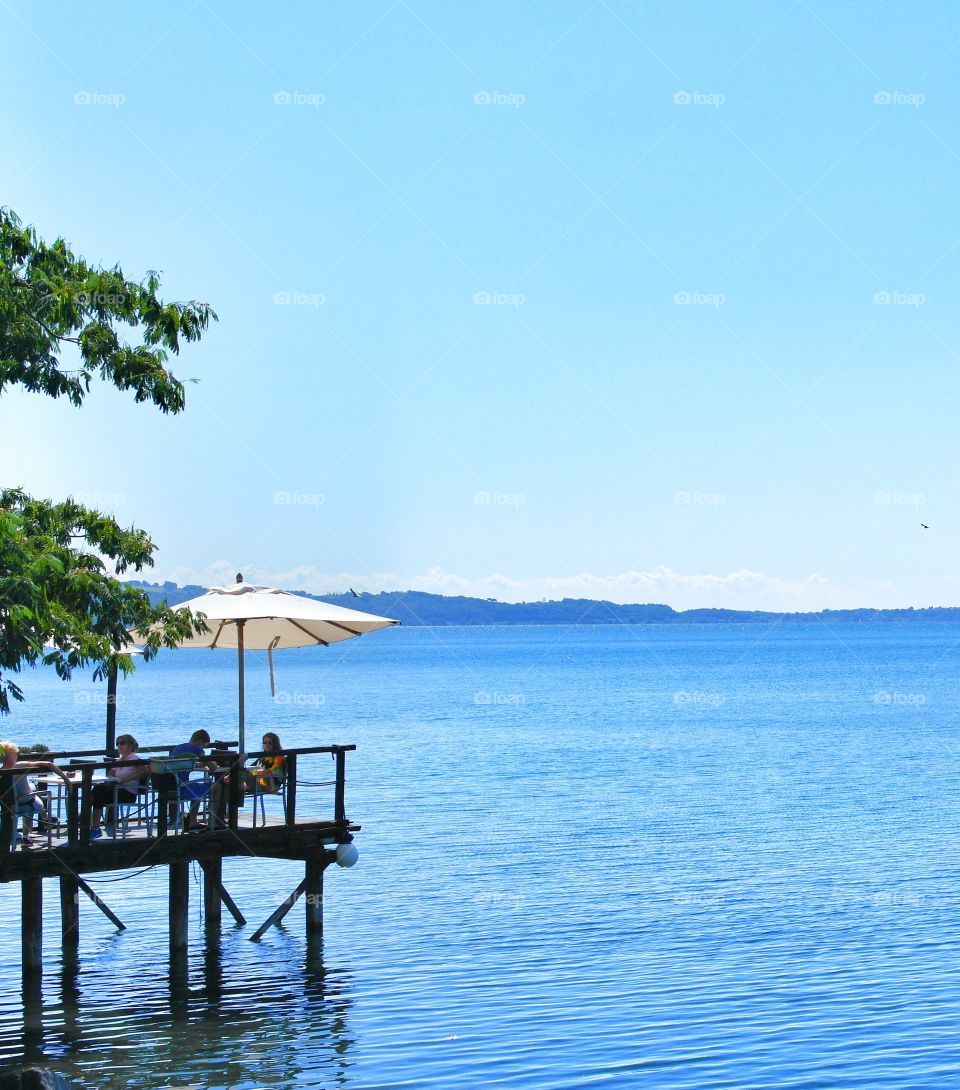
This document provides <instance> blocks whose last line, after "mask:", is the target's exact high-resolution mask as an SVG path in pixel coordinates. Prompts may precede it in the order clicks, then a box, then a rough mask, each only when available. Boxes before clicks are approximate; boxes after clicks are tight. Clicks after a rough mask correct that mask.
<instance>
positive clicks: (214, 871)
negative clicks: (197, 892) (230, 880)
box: [200, 858, 223, 936]
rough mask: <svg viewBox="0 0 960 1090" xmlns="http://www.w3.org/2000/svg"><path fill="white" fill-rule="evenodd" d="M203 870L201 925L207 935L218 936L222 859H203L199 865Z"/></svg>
mask: <svg viewBox="0 0 960 1090" xmlns="http://www.w3.org/2000/svg"><path fill="white" fill-rule="evenodd" d="M200 867H201V869H202V870H203V923H204V928H205V930H206V932H207V935H208V936H210V935H219V934H220V918H221V915H222V913H221V909H220V906H221V903H222V902H221V899H220V890H221V888H222V882H221V875H222V873H223V860H222V859H219V858H218V859H204V860H203V861H202V862H201V863H200Z"/></svg>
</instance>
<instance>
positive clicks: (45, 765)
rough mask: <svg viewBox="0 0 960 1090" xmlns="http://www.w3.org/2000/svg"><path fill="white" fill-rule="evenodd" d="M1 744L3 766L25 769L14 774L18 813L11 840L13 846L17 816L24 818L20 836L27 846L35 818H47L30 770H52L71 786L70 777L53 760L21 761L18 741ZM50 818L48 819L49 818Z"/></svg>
mask: <svg viewBox="0 0 960 1090" xmlns="http://www.w3.org/2000/svg"><path fill="white" fill-rule="evenodd" d="M0 746H3V767H4V768H6V769H16V770H17V771H18V772H20V771H21V770H22V771H23V773H24V775H21V776H12V777H11V779H12V780H13V793H14V797H15V799H16V815H15V817H14V820H13V822H12V824H11V827H10V828H11V834H10V835H11V842H10V847H11V848H12V847H13V845H14V843H15V841H16V835H17V821H16V818H17V817H22V818H23V834H22V835H21V837H20V843H21V844H22V845H23V846H24V847H26V846H27V845H29V844H30V842H31V841H30V834H31V833H32V832H33V819H34V818H35V817H41V818H42V819H46V810H45V809H44V806H43V803H42V802H41V801H40V799H39V798H37V795H36V792H35V791H34V789H33V784H32V783H31V782H30V777H29V776H28V775H26V773H28V772H52V773H54V774H55V775H57V776H59V777H60V779H61V780H63V782H64V783H65V784H66V785H67V787H68V788H69V787H70V779H69V777H68V776H67V774H66V773H65V772H64V771H63V770H62V769H60V768H58V767H57V766H56V765H55V764H54V763H53V761H21V760H19V756H20V749H19V747H18V746H17V744H16V742H0ZM6 786H7V785H6V784H0V791H2V790H3V789H5V788H6ZM47 820H48V819H47Z"/></svg>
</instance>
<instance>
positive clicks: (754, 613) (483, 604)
mask: <svg viewBox="0 0 960 1090" xmlns="http://www.w3.org/2000/svg"><path fill="white" fill-rule="evenodd" d="M131 584H132V585H133V586H137V587H142V588H143V589H144V590H146V591H147V593H148V594H149V595H150V598H151V600H152V601H153V602H154V603H156V602H160V601H163V600H166V601H167V603H168V604H169V605H172V606H175V605H179V604H180V603H181V602H186V601H188V600H189V599H191V598H196V597H197V596H198V595H200V594H203V593H204V592H205V591H206V590H207V588H206V587H200V586H192V585H188V586H185V587H180V586H177V584H176V583H146V582H143V581H141V580H131ZM304 597H305V598H315V599H317V600H319V601H323V602H332V603H334V604H335V605H338V606H345V607H347V608H348V609H359V610H362V611H363V612H365V613H377V614H380V615H381V616H384V617H394V618H396V619H397V620H399V621H402V622H403V624H405V625H408V626H436V625H498V624H502V625H508V624H509V625H517V624H520V625H522V624H530V625H534V624H536V625H550V624H555V625H573V624H666V625H670V624H743V623H746V622H750V621H754V622H762V623H765V624H788V625H789V624H809V623H810V622H812V621H820V622H822V623H830V624H836V623H839V622H854V623H858V624H859V623H870V624H897V623H903V622H908V623H916V622H918V621H934V622H950V621H953V622H960V606H929V607H924V608H920V609H914V608H913V607H910V608H908V609H869V608H864V609H823V610H820V611H818V612H816V613H786V612H776V611H764V610H746V609H743V610H742V609H685V610H675V609H673V608H672V607H671V606H667V605H657V604H653V603H648V604H645V605H640V604H638V605H619V604H617V603H616V602H604V601H596V600H594V599H590V598H563V599H559V600H557V601H549V602H498V601H496V600H494V599H490V598H466V597H448V596H447V595H443V594H427V593H426V592H424V591H418V590H404V591H380V592H379V593H377V594H361V595H359V596H354V595H353V594H304Z"/></svg>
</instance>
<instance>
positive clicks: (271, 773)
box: [243, 731, 286, 795]
mask: <svg viewBox="0 0 960 1090" xmlns="http://www.w3.org/2000/svg"><path fill="white" fill-rule="evenodd" d="M282 750H283V746H282V745H281V744H280V739H279V738H278V737H277V735H276V734H274V733H273V731H269V732H268V733H267V734H265V735H264V736H263V752H264V755H263V756H262V757H258V758H257V759H256V761H255V762H254V765H253V768H247V769H244V772H243V786H244V790H246V791H256V792H259V793H260V794H261V795H275V794H276V793H277V792H278V791H279V790H280V788H281V787H283V781H284V779H285V778H286V768H285V767H284V766H285V764H286V761H285V758H284V756H283V753H282V752H281V751H282Z"/></svg>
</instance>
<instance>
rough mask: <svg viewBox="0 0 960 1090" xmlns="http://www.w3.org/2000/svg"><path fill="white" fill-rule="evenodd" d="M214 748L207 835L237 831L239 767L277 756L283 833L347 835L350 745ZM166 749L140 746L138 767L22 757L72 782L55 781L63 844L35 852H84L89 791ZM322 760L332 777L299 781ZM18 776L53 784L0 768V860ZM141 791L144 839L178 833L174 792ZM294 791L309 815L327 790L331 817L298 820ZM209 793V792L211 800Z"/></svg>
mask: <svg viewBox="0 0 960 1090" xmlns="http://www.w3.org/2000/svg"><path fill="white" fill-rule="evenodd" d="M215 745H216V746H217V747H218V748H215V749H211V751H210V752H209V753H208V754H206V755H205V758H204V759H205V760H210V761H213V762H215V763H216V765H217V768H216V770H215V772H214V773H213V775H214V776H215V779H217V780H220V781H221V782H222V783H223V785H224V786H223V788H222V789H221V790H219V791H218V792H217V802H218V808H219V812H216V813H212V814H211V827H210V829H209V831H210V832H211V834H215V833H216V832H217V831H218V829H222V830H224V831H226V830H237V829H238V828H239V827H240V809H241V805H242V803H241V798H242V790H241V789H242V781H243V772H244V762H245V761H247V760H250V759H255V758H258V757H272V756H277V755H281V756H283V757H284V758H285V761H284V767H285V782H284V787H283V797H284V819H283V824H284V825H286V826H288V827H290V826H295V825H297V824H298V818H299V823H300V824H306V823H316V822H324V823H328V824H331V825H332V826H334V827H335V829H336V830H338V831H341V830H342V831H343V833H344V834H346V830H347V826H348V820H347V815H346V802H345V799H346V755H347V753H348V752H350V751H351V750H355V749H356V746H355V745H342V746H341V745H331V746H307V747H298V748H294V749H282V750H278V751H275V752H270V753H266V752H254V753H248V754H244V755H241V754H239V753H237V752H236V751H235V749H233V748H232V747H235V746H236V743H235V742H217V743H215ZM171 748H174V747H171V746H169V745H167V746H141V747H140V749H139V751H138V752H139V754H140V755H142V756H143V757H144V758H145V759H143V760H138V761H121V760H109V759H107V760H105V759H104V758H103V756H102V755H103V750H102V749H101V750H58V751H55V752H49V753H43V754H29V753H24V754H23V757H24V758H26V759H30V758H33V759H35V760H41V761H50V762H52V763H54V764H56V765H57V767H59V768H61V770H62V771H64V772H66V773H67V775H68V776H70V777H71V779H70V783H69V786H68V785H66V784H63V783H62V781H60V780H59V778H56V782H57V784H58V786H59V789H60V790H62V791H64V792H65V795H64V800H63V801H64V811H65V815H66V844H64V842H63V839H62V829H61V836H60V837H59V838H58V839H57V842H55V843H53V844H51V837H50V836H49V835H46V836H43V837H41V841H42V842H41V843H40V845H39V848H40V850H43V848H44V847H49V846H55V847H56V848H58V850H59V849H62V848H63V847H69V848H79V847H85V846H86V845H87V844H88V843H89V842H90V833H91V816H92V813H93V809H94V807H93V801H92V795H93V789H94V787H95V786H96V784H97V783H103V782H104V778H103V776H104V773H106V772H109V771H110V770H111V769H116V768H118V767H121V766H129V765H144V766H149V764H150V763H151V758H157V757H162V756H167V755H168V754H169V752H170V750H171ZM321 754H329V755H330V758H331V759H332V761H333V765H334V767H333V769H332V773H333V774H332V776H329V777H328V776H326V775H323V773H322V772H321V771H320V769H319V768H318V769H317V772H318V773H319V776H318V778H317V779H304V778H302V777H303V775H304V760H303V759H304V758H313V757H315V756H318V755H321ZM311 763H312V762H311ZM311 771H312V770H311ZM19 776H29V777H39V776H45V777H46V778H47V781H48V784H49V783H50V782H51V778H55V777H56V774H55V773H52V772H42V771H34V772H30V771H28V770H25V769H15V768H14V769H3V768H0V854H3V853H8V852H10V851H12V850H13V849H14V848H15V847H16V836H15V831H16V828H17V824H18V821H19V818H18V814H17V801H18V800H17V793H16V790H15V785H14V779H15V777H19ZM144 785H145V789H146V790H147V791H148V792H151V793H152V795H153V798H152V799H151V803H152V804H153V805H155V807H156V822H155V823H154V824H153V825H152V826H151V827H150V828H148V829H147V830H146V836H147V837H148V838H150V837H155V838H159V837H164V836H168V835H174V834H178V833H180V832H182V831H183V826H182V823H180V822H171V821H170V820H169V815H170V810H171V806H172V804H173V803H174V802H175V801H178V791H176V790H175V791H174V792H172V793H171V792H170V790H169V786H168V787H167V788H166V789H163V788H160V789H158V788H155V787H154V786H152V784H151V783H150V780H149V778H148V777H145V780H144ZM298 787H299V788H307V789H309V791H308V797H309V799H310V804H309V805H310V810H311V811H313V810H314V806H313V802H314V799H315V798H316V795H315V793H314V791H313V789H315V788H320V789H331V788H332V796H333V797H332V800H331V801H332V814H329V816H326V817H324V816H321V815H319V814H316V813H310V814H309V815H305V816H302V817H301V816H300V815H298V795H299V794H300V793H301V792H300V791H298ZM212 793H213V792H212V788H211V794H212ZM38 794H39V795H40V796H41V797H42V795H43V791H42V790H40V791H38ZM278 794H279V793H278ZM265 797H266V798H271V797H275V796H273V795H272V794H267V795H266V796H265ZM246 804H247V805H249V806H251V807H253V808H254V810H253V813H254V818H253V820H254V827H255V824H256V817H255V808H256V807H257V805H258V804H259V795H258V794H257V793H248V795H247V803H246ZM328 805H329V803H328ZM211 808H212V807H211ZM328 813H329V811H328ZM265 825H266V823H265ZM264 827H265V826H264ZM244 831H245V832H246V833H249V832H250V828H249V826H248V827H246V828H245V829H244Z"/></svg>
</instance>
